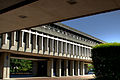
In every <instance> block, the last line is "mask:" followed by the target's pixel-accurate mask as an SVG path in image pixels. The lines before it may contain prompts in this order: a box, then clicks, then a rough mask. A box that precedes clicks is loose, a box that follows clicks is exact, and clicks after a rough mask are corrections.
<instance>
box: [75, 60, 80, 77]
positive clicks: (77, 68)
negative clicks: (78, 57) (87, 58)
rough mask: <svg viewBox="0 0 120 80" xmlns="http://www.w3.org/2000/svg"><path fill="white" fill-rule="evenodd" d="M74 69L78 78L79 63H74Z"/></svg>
mask: <svg viewBox="0 0 120 80" xmlns="http://www.w3.org/2000/svg"><path fill="white" fill-rule="evenodd" d="M75 67H76V68H75V72H76V76H79V75H80V74H79V73H80V72H79V71H80V69H79V61H76V62H75Z"/></svg>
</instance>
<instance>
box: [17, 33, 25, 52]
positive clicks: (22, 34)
mask: <svg viewBox="0 0 120 80" xmlns="http://www.w3.org/2000/svg"><path fill="white" fill-rule="evenodd" d="M23 40H24V32H23V31H20V36H19V50H18V51H24V49H25V43H24V42H23Z"/></svg>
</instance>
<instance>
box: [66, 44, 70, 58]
mask: <svg viewBox="0 0 120 80" xmlns="http://www.w3.org/2000/svg"><path fill="white" fill-rule="evenodd" d="M66 45H67V57H70V52H69V50H70V47H69V46H70V45H69V43H67V44H66Z"/></svg>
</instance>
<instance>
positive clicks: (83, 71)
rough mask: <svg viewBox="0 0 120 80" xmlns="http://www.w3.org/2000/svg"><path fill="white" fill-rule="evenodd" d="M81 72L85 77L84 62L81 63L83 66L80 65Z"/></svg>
mask: <svg viewBox="0 0 120 80" xmlns="http://www.w3.org/2000/svg"><path fill="white" fill-rule="evenodd" d="M80 66H81V67H80V71H81V75H85V68H84V62H81V65H80Z"/></svg>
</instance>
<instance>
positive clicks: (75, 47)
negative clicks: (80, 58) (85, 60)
mask: <svg viewBox="0 0 120 80" xmlns="http://www.w3.org/2000/svg"><path fill="white" fill-rule="evenodd" d="M74 58H76V45H74Z"/></svg>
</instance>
